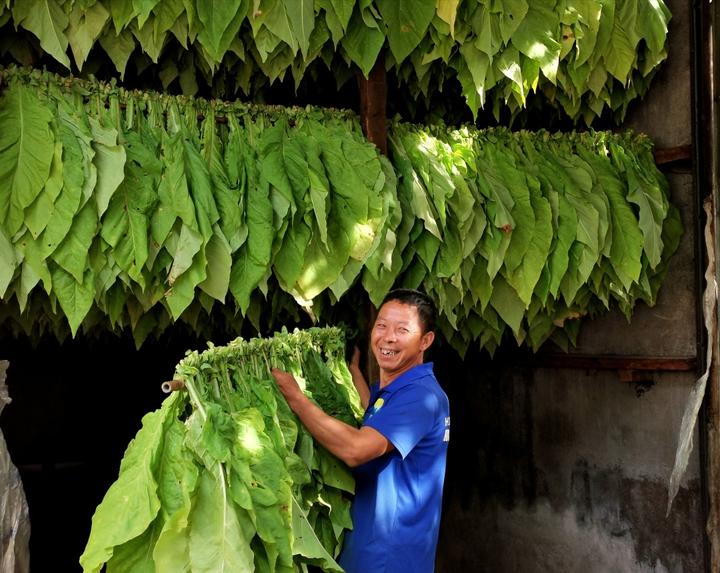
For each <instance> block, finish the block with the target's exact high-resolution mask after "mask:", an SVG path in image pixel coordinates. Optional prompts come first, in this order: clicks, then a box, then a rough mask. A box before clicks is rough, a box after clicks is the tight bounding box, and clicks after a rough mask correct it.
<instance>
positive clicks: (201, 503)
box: [190, 464, 255, 573]
mask: <svg viewBox="0 0 720 573" xmlns="http://www.w3.org/2000/svg"><path fill="white" fill-rule="evenodd" d="M236 511H237V510H236V509H235V505H234V504H233V502H232V500H231V499H230V498H229V495H228V490H227V480H226V477H225V473H224V471H223V468H222V466H221V465H220V464H217V466H216V469H215V470H214V471H213V472H210V471H207V470H206V471H202V472H201V473H200V478H199V480H198V490H197V494H196V497H195V500H194V502H193V507H192V511H191V514H190V521H191V525H190V570H191V571H193V572H195V571H197V572H198V573H221V572H227V573H230V572H231V571H253V570H254V568H255V567H254V564H253V553H252V550H251V549H250V540H249V539H247V538H246V537H245V535H244V534H243V530H242V528H241V527H240V523H239V522H238V516H237V513H236Z"/></svg>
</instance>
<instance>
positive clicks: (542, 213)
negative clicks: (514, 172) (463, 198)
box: [507, 183, 553, 307]
mask: <svg viewBox="0 0 720 573" xmlns="http://www.w3.org/2000/svg"><path fill="white" fill-rule="evenodd" d="M539 187H540V186H539V183H538V184H537V189H536V190H531V192H530V201H531V203H532V208H533V211H534V213H535V224H534V226H533V231H534V234H533V238H532V242H531V243H530V245H529V247H528V249H527V251H526V252H525V256H524V257H523V260H522V264H521V265H520V266H519V267H518V268H517V269H516V270H515V272H511V273H509V275H508V277H507V280H508V283H509V284H510V286H512V287H513V288H514V289H515V291H516V292H517V293H518V296H519V297H520V299H521V300H522V301H523V302H524V303H525V306H526V307H528V306H529V305H530V300H531V299H532V295H533V291H534V290H535V285H536V284H537V282H538V279H539V278H540V273H542V270H543V267H544V266H545V263H546V261H547V258H548V253H549V251H550V245H551V243H552V239H553V227H552V210H551V208H550V203H549V202H548V201H547V200H546V199H545V198H544V197H542V196H541V195H540V189H539ZM511 245H512V244H511ZM508 250H509V249H508Z"/></svg>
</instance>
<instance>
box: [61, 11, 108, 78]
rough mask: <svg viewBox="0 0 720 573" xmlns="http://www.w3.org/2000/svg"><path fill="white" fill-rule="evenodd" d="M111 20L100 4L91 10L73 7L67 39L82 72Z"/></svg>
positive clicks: (76, 63)
mask: <svg viewBox="0 0 720 573" xmlns="http://www.w3.org/2000/svg"><path fill="white" fill-rule="evenodd" d="M109 18H110V14H109V13H108V11H107V10H106V9H105V7H104V6H103V5H102V4H101V3H100V2H98V3H96V4H93V6H91V7H90V8H81V7H80V5H77V4H76V5H75V6H73V10H72V12H70V16H69V20H70V25H69V26H68V29H67V37H68V40H69V42H70V48H71V49H72V53H73V57H74V58H75V65H76V66H77V67H78V69H79V70H82V67H83V64H84V63H85V60H86V59H87V57H88V54H89V53H90V50H91V49H92V47H93V45H94V44H95V41H96V40H97V38H98V36H99V35H100V33H101V32H102V31H103V28H104V27H105V24H106V22H107V21H108V19H109Z"/></svg>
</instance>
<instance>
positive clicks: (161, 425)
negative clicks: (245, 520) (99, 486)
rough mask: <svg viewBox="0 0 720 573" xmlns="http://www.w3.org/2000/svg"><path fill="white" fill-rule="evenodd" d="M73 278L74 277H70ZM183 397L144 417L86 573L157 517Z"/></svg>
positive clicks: (96, 521) (100, 517)
mask: <svg viewBox="0 0 720 573" xmlns="http://www.w3.org/2000/svg"><path fill="white" fill-rule="evenodd" d="M61 272H62V271H61ZM68 276H69V275H68ZM70 280H74V279H72V277H70ZM181 400H182V398H181V397H180V396H179V395H173V396H171V397H170V398H168V399H167V400H165V402H163V405H162V407H161V408H160V409H159V410H156V411H155V412H152V413H150V414H147V415H146V416H145V417H143V420H142V424H143V425H142V428H141V429H140V431H139V432H138V433H137V435H136V436H135V439H134V440H133V441H132V442H131V443H130V445H129V446H128V449H127V450H126V452H125V456H124V457H123V461H122V463H121V464H120V475H119V476H118V479H117V481H116V482H115V483H113V484H112V485H111V486H110V489H108V491H107V493H106V494H105V497H104V498H103V501H102V502H101V503H100V505H99V506H98V508H97V509H96V510H95V515H93V519H92V529H91V531H90V538H89V539H88V543H87V546H86V547H85V551H83V554H82V555H81V556H80V564H81V565H82V567H83V571H84V573H98V572H99V571H100V568H101V567H102V565H103V563H105V562H106V561H108V559H110V557H111V556H112V554H113V552H114V548H115V547H116V546H119V545H122V544H123V543H125V542H127V541H129V540H131V539H134V538H135V537H137V536H138V535H140V534H141V533H143V532H144V531H145V530H146V529H147V527H148V526H149V525H150V523H152V521H153V520H154V519H155V516H156V515H157V513H158V511H159V509H160V498H159V497H158V494H157V482H156V480H155V477H154V473H155V470H156V467H157V463H158V458H159V454H160V452H161V449H162V447H163V441H164V435H165V432H166V430H167V427H168V426H169V425H170V424H171V421H172V420H173V418H174V417H175V416H177V411H176V408H177V404H178V403H179V402H180V401H181Z"/></svg>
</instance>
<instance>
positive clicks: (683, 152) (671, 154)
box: [653, 145, 693, 166]
mask: <svg viewBox="0 0 720 573" xmlns="http://www.w3.org/2000/svg"><path fill="white" fill-rule="evenodd" d="M692 151H693V149H692V145H679V146H678V147H665V148H658V149H655V151H654V152H653V153H654V155H655V164H656V165H658V166H660V165H667V164H669V163H677V162H679V161H687V162H690V161H692Z"/></svg>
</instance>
